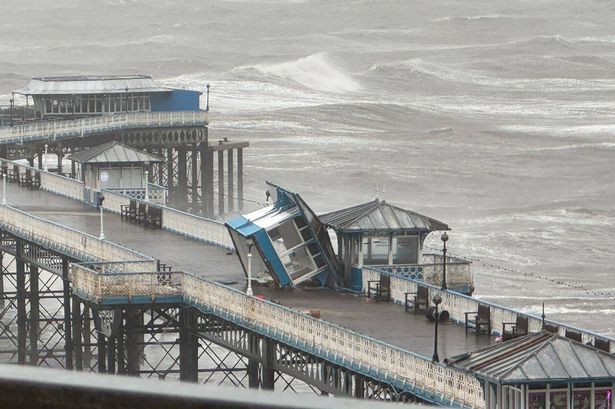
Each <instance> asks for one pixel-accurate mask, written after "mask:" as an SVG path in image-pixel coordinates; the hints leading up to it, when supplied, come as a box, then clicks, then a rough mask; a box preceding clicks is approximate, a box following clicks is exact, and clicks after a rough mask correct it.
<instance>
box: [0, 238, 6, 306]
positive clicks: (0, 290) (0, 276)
mask: <svg viewBox="0 0 615 409" xmlns="http://www.w3.org/2000/svg"><path fill="white" fill-rule="evenodd" d="M5 272H6V269H5V268H4V251H2V250H0V308H4V299H5V298H6V296H5V294H4V273H5Z"/></svg>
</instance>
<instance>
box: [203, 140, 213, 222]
mask: <svg viewBox="0 0 615 409" xmlns="http://www.w3.org/2000/svg"><path fill="white" fill-rule="evenodd" d="M205 148H206V150H205V169H206V172H205V178H204V179H205V180H204V183H205V203H206V206H205V207H206V208H207V216H213V215H214V152H213V151H212V150H211V149H209V147H208V146H207V144H205Z"/></svg>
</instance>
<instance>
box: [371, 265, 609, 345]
mask: <svg viewBox="0 0 615 409" xmlns="http://www.w3.org/2000/svg"><path fill="white" fill-rule="evenodd" d="M381 274H387V275H389V276H390V277H391V284H390V285H391V298H392V299H393V301H395V302H396V303H399V304H403V303H404V302H405V293H412V292H416V291H417V287H418V286H419V285H420V286H424V287H427V288H428V290H429V299H430V300H431V299H432V298H433V297H434V296H435V295H436V294H438V295H440V296H441V297H442V304H441V308H442V309H445V310H447V311H448V312H449V314H450V317H451V319H452V320H454V321H457V322H458V323H463V322H464V320H465V316H464V312H470V311H477V310H478V305H479V304H482V305H488V306H489V307H491V309H490V311H491V315H490V318H491V328H492V331H493V332H494V333H496V334H499V333H500V330H501V328H502V323H504V322H515V321H516V319H517V316H519V315H520V316H523V317H527V318H528V328H529V331H530V332H537V331H540V330H541V329H542V322H543V320H542V317H539V316H536V315H533V314H529V313H526V312H522V311H518V310H515V309H514V308H510V307H505V306H502V305H499V304H495V303H493V302H489V301H484V300H479V299H476V298H473V297H470V296H467V295H464V294H461V293H457V292H454V291H450V290H442V289H440V287H439V286H435V285H432V284H429V283H425V282H423V281H419V280H414V279H412V278H410V277H405V276H401V275H396V274H394V273H389V272H385V271H381V270H378V269H375V268H371V266H363V289H364V291H365V289H366V288H367V281H369V280H379V279H380V276H381ZM544 322H545V323H546V324H549V325H555V326H557V328H558V333H559V334H560V335H562V336H565V333H566V330H572V331H576V332H579V333H580V334H581V336H582V340H583V343H585V344H587V343H591V344H592V345H594V343H595V340H596V339H603V340H608V341H610V344H611V351H610V352H611V353H613V354H615V338H611V337H609V336H606V335H603V334H598V333H596V332H593V331H588V330H586V329H582V328H578V327H575V326H573V325H569V324H565V323H562V322H559V321H554V320H550V319H545V320H544Z"/></svg>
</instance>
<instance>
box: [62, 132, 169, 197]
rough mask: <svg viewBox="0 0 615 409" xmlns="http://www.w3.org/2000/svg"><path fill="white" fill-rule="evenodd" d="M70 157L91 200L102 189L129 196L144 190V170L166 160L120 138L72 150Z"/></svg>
mask: <svg viewBox="0 0 615 409" xmlns="http://www.w3.org/2000/svg"><path fill="white" fill-rule="evenodd" d="M68 159H69V160H71V161H72V162H73V164H74V166H72V167H73V168H74V169H75V173H76V174H77V175H79V178H80V180H81V181H82V182H84V183H85V190H86V192H85V195H86V198H87V199H88V201H90V202H92V203H94V202H95V200H96V196H97V195H98V194H99V192H100V191H101V190H102V189H110V190H119V191H122V192H123V193H126V194H130V195H133V194H134V193H135V192H144V191H145V183H146V182H145V172H146V171H148V169H149V166H150V165H151V164H154V163H161V162H164V161H163V160H162V159H160V158H159V157H157V156H154V155H151V154H149V153H147V152H143V151H140V150H138V149H134V148H131V147H129V146H126V145H124V144H121V143H119V142H117V141H111V142H107V143H104V144H102V145H98V146H94V147H92V148H88V149H84V150H82V151H79V152H76V153H73V154H72V155H70V156H69V157H68ZM150 185H151V184H150Z"/></svg>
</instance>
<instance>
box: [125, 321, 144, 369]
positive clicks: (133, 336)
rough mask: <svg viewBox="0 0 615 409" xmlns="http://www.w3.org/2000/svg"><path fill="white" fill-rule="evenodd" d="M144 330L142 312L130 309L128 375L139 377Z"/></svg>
mask: <svg viewBox="0 0 615 409" xmlns="http://www.w3.org/2000/svg"><path fill="white" fill-rule="evenodd" d="M142 328H143V315H142V314H141V310H138V309H129V310H127V311H126V331H125V332H126V373H127V374H128V375H134V376H139V372H140V369H141V368H140V356H141V348H142V345H140V344H141V337H140V332H141V329H142Z"/></svg>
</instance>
